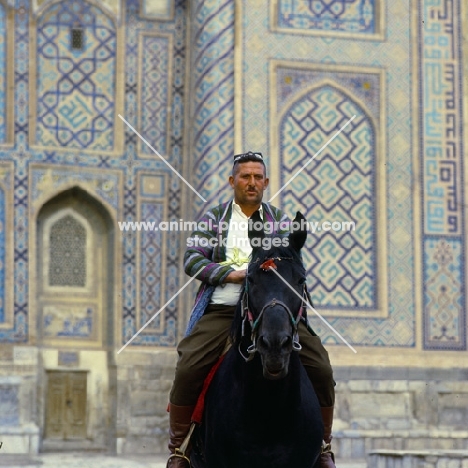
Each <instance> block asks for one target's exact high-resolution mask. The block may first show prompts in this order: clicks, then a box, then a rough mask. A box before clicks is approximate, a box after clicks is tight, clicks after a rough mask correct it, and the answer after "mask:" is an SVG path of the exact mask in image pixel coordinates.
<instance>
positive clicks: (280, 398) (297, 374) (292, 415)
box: [191, 213, 323, 468]
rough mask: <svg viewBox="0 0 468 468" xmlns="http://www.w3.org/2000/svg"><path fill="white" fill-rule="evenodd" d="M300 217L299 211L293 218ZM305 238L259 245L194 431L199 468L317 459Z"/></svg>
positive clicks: (278, 465) (303, 466) (301, 465)
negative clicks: (305, 356)
mask: <svg viewBox="0 0 468 468" xmlns="http://www.w3.org/2000/svg"><path fill="white" fill-rule="evenodd" d="M301 219H304V218H303V217H302V215H301V214H300V213H298V214H297V216H296V219H295V221H300V220H301ZM306 237H307V232H306V231H295V232H292V233H290V234H289V237H288V238H287V239H288V241H289V242H288V244H289V245H288V246H284V245H281V246H280V247H272V248H271V249H269V250H263V249H261V248H254V251H253V253H252V259H251V262H250V263H249V266H248V273H247V278H246V282H245V285H244V292H243V295H242V299H241V301H240V303H239V305H238V309H237V313H236V318H235V319H234V323H233V346H232V347H231V349H230V350H229V351H228V352H227V354H226V356H225V358H224V360H223V362H222V363H221V365H220V366H219V369H218V370H217V372H216V374H215V376H214V378H213V381H212V383H211V385H210V387H209V389H208V392H207V394H206V399H205V413H204V420H203V423H202V425H201V426H200V427H199V428H198V429H197V432H196V433H195V434H194V436H195V437H194V449H193V451H192V455H191V463H192V466H193V467H194V468H318V466H319V465H318V463H319V462H318V457H319V455H320V451H321V444H322V438H323V424H322V419H321V414H320V406H319V403H318V400H317V396H316V395H315V392H314V389H313V387H312V384H311V383H310V380H309V379H308V377H307V374H306V372H305V370H304V368H303V366H302V363H301V362H300V360H299V356H298V352H297V351H299V350H300V344H299V342H298V337H297V325H298V322H299V320H300V317H301V315H302V314H304V313H305V309H304V308H303V307H304V304H303V302H304V301H306V300H307V293H306V290H305V280H306V278H305V269H304V266H303V264H302V260H301V257H300V249H301V248H302V246H303V245H304V243H305V240H306ZM278 275H280V276H281V277H280V276H278ZM282 278H283V279H284V280H285V281H286V282H287V284H285V283H284V282H283V280H282ZM288 285H289V286H288ZM291 288H292V289H293V290H294V291H296V292H297V294H295V293H294V291H292V290H291ZM301 297H302V299H301Z"/></svg>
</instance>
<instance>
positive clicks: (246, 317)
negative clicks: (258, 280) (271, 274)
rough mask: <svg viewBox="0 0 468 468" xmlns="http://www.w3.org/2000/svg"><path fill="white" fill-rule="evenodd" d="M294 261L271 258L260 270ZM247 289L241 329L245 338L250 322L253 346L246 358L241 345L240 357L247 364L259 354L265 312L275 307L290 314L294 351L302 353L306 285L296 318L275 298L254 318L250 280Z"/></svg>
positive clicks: (242, 303)
mask: <svg viewBox="0 0 468 468" xmlns="http://www.w3.org/2000/svg"><path fill="white" fill-rule="evenodd" d="M286 259H287V260H292V258H290V257H275V258H269V259H268V260H266V261H264V262H263V263H262V264H261V265H260V268H261V269H263V270H264V271H268V270H269V269H270V268H274V269H276V268H277V267H276V264H275V260H278V261H281V260H286ZM245 284H246V285H245V288H244V293H243V295H242V299H241V317H242V329H241V337H242V338H244V337H245V335H246V333H245V325H246V323H247V322H248V323H249V325H250V330H251V332H250V340H251V341H252V344H251V345H250V346H249V347H248V348H247V353H248V356H245V355H244V353H243V352H242V349H241V344H240V343H239V347H238V349H239V353H240V355H241V356H242V357H243V358H244V359H245V361H246V362H249V361H251V360H252V359H253V358H254V355H255V353H256V352H257V334H258V328H259V326H260V323H261V321H262V318H263V314H264V313H265V311H266V310H267V309H268V308H270V307H275V306H281V307H282V308H283V309H284V310H285V311H286V312H287V314H288V316H289V320H290V322H291V325H292V328H293V351H300V350H301V349H302V346H301V345H300V343H299V334H298V326H299V322H300V321H301V318H302V316H303V313H304V303H307V299H308V296H307V289H306V286H305V284H304V287H303V290H302V302H301V305H300V307H299V311H298V313H297V315H296V317H294V315H293V313H292V312H291V309H290V308H289V307H288V306H287V305H286V304H285V303H284V302H282V301H280V300H278V299H275V298H273V299H272V300H271V301H270V302H268V303H267V304H265V305H264V306H263V307H262V310H261V311H260V313H259V314H258V317H257V318H254V316H253V314H252V312H251V311H250V308H249V294H248V278H247V279H246V283H245Z"/></svg>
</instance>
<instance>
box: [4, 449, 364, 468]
mask: <svg viewBox="0 0 468 468" xmlns="http://www.w3.org/2000/svg"><path fill="white" fill-rule="evenodd" d="M166 460H167V455H166V454H164V455H142V456H138V455H135V456H131V455H113V456H111V455H102V454H96V453H43V454H39V455H35V456H31V457H25V456H20V455H0V467H8V468H165V467H166ZM336 465H337V467H338V468H367V465H366V463H365V462H361V463H359V462H352V463H351V462H340V461H337V463H336Z"/></svg>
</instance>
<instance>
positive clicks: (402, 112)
mask: <svg viewBox="0 0 468 468" xmlns="http://www.w3.org/2000/svg"><path fill="white" fill-rule="evenodd" d="M237 6H238V5H237V4H236V7H237ZM270 6H271V3H270V2H267V1H266V0H257V1H255V2H250V1H248V0H244V1H243V2H240V5H239V11H238V15H239V17H240V18H241V21H239V22H238V23H236V24H237V30H236V34H237V37H238V38H239V44H240V47H239V48H237V49H236V59H235V60H236V69H239V70H242V73H239V74H238V75H236V148H244V147H246V148H249V147H251V146H252V145H256V147H260V148H261V149H262V150H263V151H264V153H265V154H267V156H268V167H269V171H270V188H269V192H268V193H266V198H267V199H268V197H269V196H271V195H272V194H274V193H275V192H276V191H277V190H279V189H280V188H281V180H280V175H281V167H282V166H281V164H282V162H281V161H280V160H279V157H276V156H275V154H276V151H277V150H276V146H275V145H276V143H275V141H276V139H275V136H274V133H276V134H278V131H279V127H278V125H279V118H281V116H279V115H278V113H277V112H276V111H272V109H273V108H274V105H273V104H272V101H273V100H274V99H278V102H280V103H281V106H282V109H284V108H285V107H287V106H288V105H289V104H290V103H291V102H292V101H291V99H292V97H291V96H292V91H287V90H286V89H284V90H283V91H284V92H285V93H286V94H284V95H282V96H284V98H281V97H280V98H277V96H278V95H279V91H278V89H276V86H277V85H276V83H275V79H276V78H274V76H275V74H274V73H273V72H272V68H271V66H270V67H269V66H268V63H270V64H271V63H273V62H275V61H276V62H286V61H289V62H294V63H299V64H301V67H304V68H308V67H309V68H313V67H315V66H321V67H324V68H326V67H327V66H330V67H331V68H333V67H337V69H335V71H336V72H337V79H338V80H339V79H341V78H340V76H341V75H340V74H339V73H338V72H339V71H340V70H339V67H341V68H342V70H341V71H347V72H348V73H350V74H359V73H365V70H366V69H369V68H374V71H375V69H376V68H377V69H382V70H385V79H384V81H383V82H382V89H383V90H385V97H384V98H383V100H382V101H381V102H382V107H383V109H385V111H386V115H387V117H386V120H387V121H386V123H385V126H384V127H380V125H381V122H379V123H378V125H379V126H377V125H376V126H375V134H376V135H377V136H378V137H379V136H380V137H381V138H382V137H383V138H384V140H381V141H380V143H381V144H383V147H382V153H381V154H382V158H381V159H380V162H381V164H382V167H381V172H380V174H379V184H377V188H379V187H378V186H379V185H380V177H382V178H383V179H384V180H385V181H386V186H382V190H381V192H380V193H379V194H378V197H377V198H378V200H379V203H384V204H385V212H380V213H378V225H379V226H381V225H383V224H382V223H383V222H385V223H386V225H387V227H386V228H385V229H383V231H382V236H383V239H382V240H381V242H382V243H383V244H385V245H386V248H387V252H386V255H385V257H382V260H380V259H379V262H381V264H382V265H385V266H386V269H387V272H388V276H387V280H386V281H387V285H386V287H387V292H384V291H385V290H384V289H380V287H382V286H383V287H385V285H383V283H381V281H382V280H383V277H380V278H379V289H380V290H381V291H382V294H381V295H380V297H379V301H381V302H379V307H378V309H375V311H374V312H369V311H368V310H367V311H364V310H361V309H360V308H358V307H356V308H354V310H349V311H345V312H342V311H340V312H339V313H337V314H336V315H335V312H333V313H331V314H329V313H328V311H324V312H325V313H324V316H325V318H327V319H328V320H329V322H330V323H331V324H332V325H333V326H334V328H335V329H337V330H338V331H339V332H340V333H341V334H342V335H343V336H345V337H346V339H347V340H348V341H349V342H350V343H352V344H353V345H354V346H372V347H379V348H382V349H385V348H387V347H403V348H411V347H413V348H416V346H417V345H418V344H417V335H416V332H417V323H416V299H415V297H416V290H415V274H416V271H415V267H414V263H415V262H414V256H415V252H414V238H413V236H414V226H413V223H414V222H415V221H416V222H418V220H419V219H418V218H417V212H415V211H414V206H413V200H412V198H411V190H410V188H411V181H412V166H411V164H412V159H411V157H412V153H411V150H412V135H413V133H412V132H413V121H412V114H411V107H410V106H409V105H408V103H409V102H412V103H414V104H415V105H417V101H416V100H415V99H414V96H412V95H411V69H410V65H411V62H410V57H411V44H412V42H411V40H412V38H413V36H412V30H411V21H410V19H411V9H410V7H409V5H408V3H407V2H404V1H401V0H396V1H395V2H392V3H387V8H388V15H387V19H388V24H387V28H388V34H387V38H388V39H387V40H386V41H385V42H381V43H380V42H372V41H368V40H365V39H364V38H362V37H353V38H352V40H350V38H344V37H337V36H335V37H330V36H327V35H326V34H323V37H321V38H317V37H313V36H311V35H307V34H278V32H274V31H272V30H271V29H268V19H267V14H268V12H269V7H270ZM405 15H406V16H405ZM402 17H404V18H407V19H408V21H407V22H405V21H401V18H402ZM262 57H263V59H260V58H262ZM311 57H313V63H311ZM298 68H299V67H298ZM305 81H306V80H305V79H304V86H305V87H306V86H307V85H306V84H305ZM339 86H341V85H339ZM348 91H349V85H348ZM288 93H289V94H288ZM356 94H357V93H356ZM386 96H389V99H388V101H387V98H386ZM390 96H391V99H390ZM357 99H358V100H359V102H360V103H363V102H367V103H368V104H366V105H364V107H365V108H366V109H367V111H366V112H367V114H368V115H369V116H374V115H375V114H376V112H377V109H378V106H376V101H375V96H371V95H369V97H368V100H367V101H366V99H365V93H364V90H362V91H361V96H360V97H357ZM344 123H345V122H343V124H344ZM311 156H312V155H311ZM273 204H276V205H277V206H278V205H279V206H281V204H282V202H281V200H279V199H275V200H274V201H273ZM288 215H290V216H293V215H294V213H288ZM376 219H377V218H376ZM385 232H387V233H388V234H387V236H388V237H386V238H385V234H384V233H385ZM379 254H380V252H379ZM384 269H385V268H384ZM316 307H317V310H318V311H319V312H321V311H322V309H321V307H320V304H316ZM336 312H338V311H336ZM369 313H370V314H371V316H370V317H367V318H366V314H369ZM311 320H312V323H313V327H314V328H315V329H316V331H317V333H318V334H319V335H320V336H321V338H322V340H323V341H324V342H325V343H327V344H330V343H333V344H335V343H336V344H341V342H338V339H337V338H336V336H335V335H334V334H333V332H332V331H331V330H329V329H328V327H326V326H324V325H323V324H322V323H321V322H320V321H319V320H316V319H315V318H312V317H311Z"/></svg>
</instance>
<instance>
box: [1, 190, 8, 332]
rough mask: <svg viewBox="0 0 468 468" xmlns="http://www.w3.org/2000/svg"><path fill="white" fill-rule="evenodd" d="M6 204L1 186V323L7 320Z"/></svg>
mask: <svg viewBox="0 0 468 468" xmlns="http://www.w3.org/2000/svg"><path fill="white" fill-rule="evenodd" d="M5 210H6V206H5V191H4V189H3V187H0V324H1V323H4V322H5V319H6V314H5V292H6V287H5V286H6V284H5V280H6V271H5V268H6V252H5V250H6V236H5V229H6V226H7V224H6V213H5Z"/></svg>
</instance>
